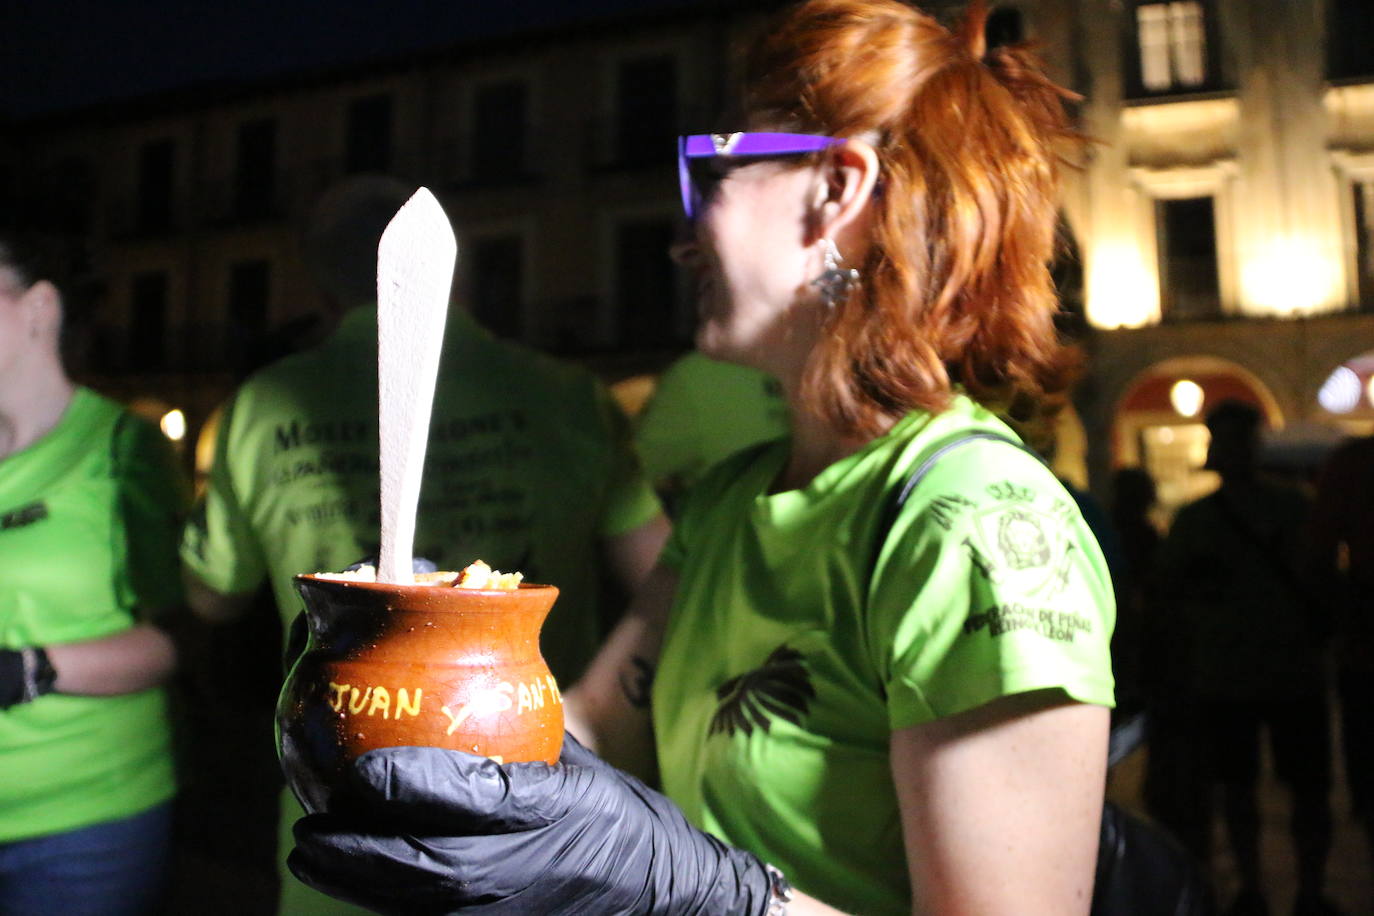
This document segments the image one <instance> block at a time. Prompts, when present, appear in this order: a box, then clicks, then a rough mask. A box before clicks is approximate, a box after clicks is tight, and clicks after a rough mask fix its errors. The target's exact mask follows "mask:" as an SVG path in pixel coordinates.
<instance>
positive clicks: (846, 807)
mask: <svg viewBox="0 0 1374 916" xmlns="http://www.w3.org/2000/svg"><path fill="white" fill-rule="evenodd" d="M985 19H986V12H985V9H984V7H983V5H982V4H975V5H974V7H973V8H972V10H971V11H970V12H969V13H968V14H967V15H966V16H965V17H964V19H963V22H962V24H961V25H960V27H959V28H958V29H957V30H956V31H948V30H946V29H945V28H944V27H942V26H941V25H940V24H939V23H937V22H936V21H935V20H934V19H933V18H931V17H930V16H928V15H926V14H924V13H921V12H919V11H917V10H915V9H913V8H911V7H909V6H906V5H904V4H902V3H899V2H895V0H810V2H806V3H803V4H802V5H800V6H798V7H795V8H793V9H791V10H789V11H788V12H787V13H786V14H785V15H784V16H783V17H782V18H781V19H780V20H778V21H777V22H776V23H775V24H774V25H773V26H772V28H771V29H769V30H768V31H766V32H765V33H764V34H763V35H762V37H760V38H759V39H758V40H757V41H756V42H755V43H754V45H753V46H752V48H751V50H750V52H749V55H748V57H747V59H746V62H745V67H744V91H743V93H742V96H741V98H740V104H739V106H738V111H737V113H736V114H735V115H734V116H733V117H732V119H731V120H730V122H729V124H728V130H730V131H735V132H734V133H722V134H713V135H699V136H691V137H684V138H682V140H681V141H680V147H679V155H680V172H681V177H682V190H683V204H684V208H685V210H686V216H687V218H688V221H689V224H690V226H691V230H692V232H691V237H690V238H688V239H686V240H685V241H684V242H683V243H682V244H680V245H678V246H677V247H676V250H675V256H676V257H677V259H678V260H679V261H680V262H681V263H682V264H684V265H685V266H686V267H687V268H689V269H690V270H691V271H692V272H693V274H694V275H695V277H696V280H697V293H698V297H699V300H700V325H699V330H698V333H697V344H698V347H699V349H700V350H701V351H702V352H703V353H705V354H706V355H708V356H711V357H713V358H716V359H721V360H727V361H731V362H736V363H739V364H741V365H745V366H749V367H752V368H754V369H757V370H760V371H763V372H767V373H770V374H771V375H773V376H774V377H775V378H777V379H779V380H780V381H781V383H782V386H783V390H784V392H785V394H786V397H787V400H788V404H789V408H790V411H791V414H792V418H793V433H792V436H791V438H790V440H783V441H781V442H776V443H767V444H764V445H761V446H759V447H758V448H756V449H753V450H751V451H747V452H745V453H743V454H742V455H739V456H737V457H735V458H734V459H731V460H730V461H728V462H726V463H725V464H724V465H722V466H721V467H719V468H718V469H716V470H715V471H713V472H712V473H711V474H709V475H707V477H706V478H705V479H704V480H703V481H702V482H701V483H700V484H699V485H698V486H697V487H696V488H695V489H694V490H693V492H692V493H691V495H690V496H689V497H688V499H687V500H686V502H685V504H684V506H683V509H682V513H681V516H680V518H679V520H678V524H677V528H676V531H675V534H674V537H673V539H672V541H671V542H670V544H669V546H668V548H667V549H666V551H665V553H664V555H663V557H662V559H661V560H660V564H659V568H658V570H657V571H656V572H655V573H654V574H653V576H652V577H651V579H650V581H649V583H648V585H647V587H646V588H645V590H644V592H643V594H642V595H641V596H640V598H639V601H638V604H637V611H636V612H635V613H633V614H632V615H631V616H630V618H629V619H628V620H627V621H625V622H624V623H623V624H622V625H621V626H620V628H619V629H618V630H617V631H616V632H615V633H614V634H613V635H612V637H611V638H610V640H609V641H608V643H607V645H606V647H605V648H604V649H603V651H602V653H601V655H600V656H599V658H598V660H597V662H596V663H595V664H594V665H593V667H592V669H591V670H590V672H589V673H588V674H587V676H586V677H585V678H584V679H583V680H582V681H581V682H580V684H578V685H577V686H576V687H575V688H574V689H572V690H570V691H569V692H568V694H567V712H568V723H569V729H570V731H571V732H572V734H574V735H576V736H577V737H578V738H580V739H582V740H583V741H585V742H586V744H587V746H588V747H590V748H593V749H594V750H595V751H596V752H597V753H598V754H601V755H602V756H604V758H605V760H606V761H609V762H610V763H613V764H616V765H617V766H620V767H628V768H631V769H643V766H644V764H645V762H646V761H648V760H650V759H652V757H653V756H654V753H653V752H654V751H656V752H657V755H656V756H657V760H658V764H659V767H660V771H661V776H662V784H663V788H664V791H665V792H666V796H667V797H666V798H665V797H664V796H662V795H659V794H658V793H655V792H653V791H651V790H649V789H647V788H646V787H645V786H644V785H643V784H642V783H640V782H638V781H637V780H635V779H633V778H632V777H630V776H628V775H625V774H624V773H623V772H621V771H620V770H617V769H613V768H612V767H611V766H609V765H608V764H607V763H604V762H602V760H600V759H598V757H597V756H596V755H594V754H593V753H592V752H591V751H589V750H587V748H584V747H583V746H581V745H579V744H578V743H577V742H576V741H573V740H571V739H569V740H568V741H566V742H565V745H564V752H563V758H562V762H561V763H560V764H559V765H557V766H553V767H548V766H544V765H542V764H509V765H505V766H498V765H497V764H496V763H494V762H492V761H486V760H482V759H479V758H474V757H470V756H467V755H463V754H459V753H454V752H451V751H446V750H439V749H432V748H395V749H389V750H383V751H377V752H373V753H371V754H368V755H365V756H364V757H363V758H362V759H361V760H360V761H359V763H358V764H357V767H356V769H355V771H354V773H353V776H354V777H356V780H355V785H354V790H353V793H352V796H351V797H349V798H348V799H347V801H348V802H349V804H348V806H347V807H346V808H345V809H343V810H336V811H332V812H329V813H324V814H317V815H315V816H313V817H309V818H306V819H305V820H303V821H301V822H300V823H299V824H298V826H297V843H298V845H297V851H296V853H295V854H294V857H293V866H294V868H295V869H296V870H297V873H298V874H299V875H300V876H301V877H302V878H303V879H304V880H306V881H307V882H310V883H313V884H315V885H316V886H318V887H320V888H321V889H322V890H325V891H327V892H329V893H334V894H336V895H339V896H343V897H346V898H348V899H352V900H355V901H358V902H362V903H364V904H365V905H367V906H371V907H373V908H375V909H378V910H381V911H383V912H421V911H424V912H429V911H443V912H457V911H461V912H474V913H534V912H539V913H554V912H558V913H564V912H566V913H712V914H726V913H731V914H733V913H749V914H758V916H763V914H778V913H783V912H788V913H792V914H798V913H827V912H836V911H837V910H838V911H844V912H855V913H907V912H920V913H1015V914H1018V916H1033V914H1046V916H1064V914H1070V913H1086V912H1087V911H1088V908H1089V903H1090V898H1091V895H1092V886H1093V869H1094V862H1095V852H1096V843H1097V836H1098V826H1099V817H1100V811H1101V805H1102V793H1103V781H1104V769H1105V752H1106V741H1107V728H1108V707H1109V706H1110V705H1111V703H1112V699H1113V698H1112V677H1111V667H1110V659H1109V653H1108V643H1109V640H1110V637H1111V631H1112V623H1113V616H1114V609H1113V603H1112V592H1111V582H1110V579H1109V577H1108V574H1107V571H1106V569H1105V565H1104V563H1103V560H1102V555H1101V552H1100V551H1099V550H1098V548H1097V545H1096V542H1095V541H1094V539H1093V537H1092V535H1091V533H1090V532H1089V531H1088V529H1087V526H1086V525H1085V524H1084V523H1083V520H1082V517H1081V515H1080V514H1079V512H1078V510H1077V508H1076V507H1075V505H1074V502H1073V500H1072V499H1071V498H1070V497H1069V495H1068V494H1067V493H1066V492H1065V491H1064V489H1063V487H1062V486H1061V485H1060V484H1059V483H1058V482H1057V481H1056V480H1055V479H1054V476H1053V475H1052V473H1051V472H1050V471H1049V470H1048V469H1047V468H1045V467H1044V466H1043V465H1042V464H1041V463H1040V462H1039V461H1038V460H1037V459H1035V458H1034V457H1033V456H1031V455H1030V454H1027V453H1026V452H1025V451H1024V450H1023V449H1022V448H1021V447H1019V445H1018V444H1017V443H1016V441H1015V437H1014V434H1013V432H1012V431H1011V429H1010V427H1009V426H1008V425H1007V423H1005V422H1004V420H1003V419H1002V418H1003V417H1007V416H1010V415H1013V414H1018V415H1019V416H1020V417H1022V418H1028V417H1030V416H1032V415H1033V414H1034V412H1035V406H1034V405H1037V404H1046V403H1048V402H1050V401H1052V400H1053V399H1054V397H1055V396H1056V395H1057V394H1059V393H1060V392H1062V391H1063V389H1064V387H1065V385H1066V383H1067V381H1068V375H1069V372H1068V370H1069V368H1070V366H1069V365H1068V363H1069V362H1070V361H1069V359H1068V358H1067V357H1066V355H1065V351H1063V350H1062V349H1061V347H1060V345H1059V342H1058V341H1057V339H1056V334H1055V330H1054V323H1053V319H1054V313H1055V311H1056V307H1057V306H1056V302H1055V298H1054V292H1053V287H1052V284H1051V281H1050V276H1049V272H1048V268H1047V264H1048V262H1049V261H1050V258H1051V254H1052V250H1051V249H1052V245H1053V238H1054V227H1055V214H1056V208H1057V190H1058V172H1059V168H1060V163H1061V156H1063V155H1065V154H1066V153H1067V152H1069V151H1070V150H1071V149H1072V147H1073V146H1074V145H1075V143H1076V142H1077V141H1076V137H1075V136H1074V134H1073V132H1072V131H1071V130H1070V128H1069V125H1068V121H1067V118H1066V116H1065V113H1064V110H1063V107H1062V98H1063V96H1064V93H1063V92H1062V91H1061V90H1059V89H1057V88H1056V87H1055V86H1054V85H1053V84H1051V83H1050V82H1049V81H1048V79H1047V78H1046V77H1045V76H1043V75H1042V74H1041V72H1040V71H1039V69H1037V65H1036V63H1035V61H1034V60H1033V58H1032V57H1031V55H1030V54H1029V53H1028V52H1026V51H1025V50H1024V49H1020V48H999V49H995V50H994V51H992V52H991V53H989V52H988V50H987V48H986V46H985V41H984V37H983V34H984V24H985ZM851 265H852V266H851ZM722 409H728V405H722ZM654 667H656V668H657V673H656V679H655V680H654V682H653V685H652V689H651V691H649V692H646V691H644V690H643V689H642V688H643V678H641V677H640V676H639V675H640V674H641V673H643V672H645V671H648V670H652V669H653V668H654ZM789 881H790V882H791V883H792V884H794V885H795V886H796V890H793V889H792V888H790V887H789V886H788V882H789Z"/></svg>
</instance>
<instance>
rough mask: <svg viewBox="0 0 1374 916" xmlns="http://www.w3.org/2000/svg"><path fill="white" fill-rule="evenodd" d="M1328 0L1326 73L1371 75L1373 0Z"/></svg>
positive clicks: (1350, 76) (1346, 76)
mask: <svg viewBox="0 0 1374 916" xmlns="http://www.w3.org/2000/svg"><path fill="white" fill-rule="evenodd" d="M1327 2H1328V4H1329V5H1328V7H1327V73H1328V74H1329V75H1330V77H1331V79H1336V80H1339V79H1355V78H1359V77H1367V76H1374V41H1372V40H1371V37H1370V36H1374V3H1371V2H1370V0H1327Z"/></svg>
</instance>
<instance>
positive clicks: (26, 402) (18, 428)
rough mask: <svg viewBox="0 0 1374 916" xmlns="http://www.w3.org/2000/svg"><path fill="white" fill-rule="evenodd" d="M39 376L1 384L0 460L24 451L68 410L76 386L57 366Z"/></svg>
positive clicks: (50, 428)
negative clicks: (21, 381)
mask: <svg viewBox="0 0 1374 916" xmlns="http://www.w3.org/2000/svg"><path fill="white" fill-rule="evenodd" d="M41 375H42V376H43V378H41V379H29V380H28V382H27V383H26V384H17V385H8V384H7V385H4V386H3V389H4V390H3V391H0V460H3V459H5V458H8V457H9V456H10V455H13V454H15V453H16V452H20V451H23V450H24V449H26V448H28V447H29V446H30V445H33V444H34V443H35V442H37V441H38V440H39V439H41V438H43V437H44V436H46V435H47V434H48V433H49V432H51V431H52V429H53V427H55V426H57V424H58V423H59V422H60V421H61V419H62V415H63V414H64V413H66V412H67V407H68V405H70V404H71V402H72V396H73V395H74V394H75V392H76V386H75V385H73V384H72V382H71V380H70V379H68V378H67V376H66V373H64V372H63V371H62V370H61V369H60V368H57V369H55V370H49V371H46V372H42V373H41Z"/></svg>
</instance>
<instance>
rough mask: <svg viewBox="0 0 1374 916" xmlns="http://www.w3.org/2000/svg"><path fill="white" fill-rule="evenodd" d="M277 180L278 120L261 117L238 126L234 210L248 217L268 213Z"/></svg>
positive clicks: (251, 217)
mask: <svg viewBox="0 0 1374 916" xmlns="http://www.w3.org/2000/svg"><path fill="white" fill-rule="evenodd" d="M276 179H277V122H276V120H275V119H273V118H258V119H256V120H253V121H245V122H244V123H242V124H240V125H239V135H238V159H237V161H236V162H235V164H234V212H235V214H236V215H238V216H239V217H242V218H245V219H255V218H259V217H263V216H267V215H269V214H270V213H271V212H272V198H273V195H274V194H275V193H276Z"/></svg>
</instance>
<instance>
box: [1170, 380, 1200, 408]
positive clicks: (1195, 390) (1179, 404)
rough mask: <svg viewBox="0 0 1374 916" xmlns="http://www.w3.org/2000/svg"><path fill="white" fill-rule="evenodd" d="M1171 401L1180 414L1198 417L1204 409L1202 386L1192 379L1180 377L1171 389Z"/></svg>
mask: <svg viewBox="0 0 1374 916" xmlns="http://www.w3.org/2000/svg"><path fill="white" fill-rule="evenodd" d="M1169 403H1170V404H1172V405H1173V407H1174V410H1176V411H1178V413H1179V415H1180V416H1184V417H1196V416H1197V414H1198V411H1199V410H1201V409H1202V386H1201V385H1199V384H1198V383H1197V382H1195V381H1193V380H1192V379H1186V378H1181V379H1179V380H1178V381H1176V382H1174V386H1173V387H1172V388H1170V389H1169Z"/></svg>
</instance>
